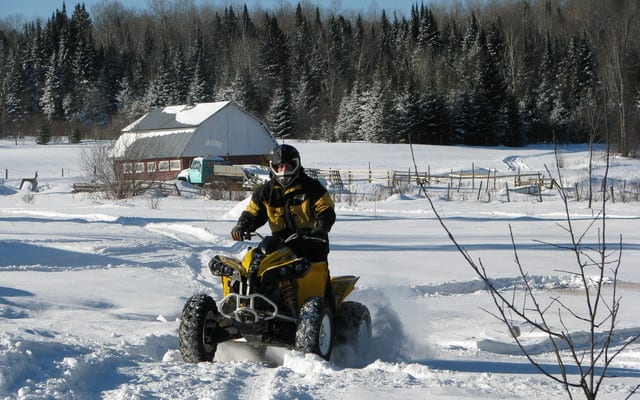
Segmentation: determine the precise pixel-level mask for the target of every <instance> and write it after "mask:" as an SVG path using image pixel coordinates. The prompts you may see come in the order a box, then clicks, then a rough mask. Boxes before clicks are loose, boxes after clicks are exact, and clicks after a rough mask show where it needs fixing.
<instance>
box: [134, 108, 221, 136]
mask: <svg viewBox="0 0 640 400" xmlns="http://www.w3.org/2000/svg"><path fill="white" fill-rule="evenodd" d="M228 104H229V101H218V102H214V103H197V104H194V105H188V104H187V105H185V104H183V105H176V106H168V107H163V108H156V109H154V110H151V111H150V112H149V113H147V114H145V115H144V116H143V117H142V118H140V119H138V120H137V121H135V122H133V123H132V124H131V125H129V126H127V127H126V128H124V129H123V130H122V131H123V132H148V131H158V130H165V129H172V130H176V129H184V128H190V127H196V126H198V125H200V124H202V123H203V122H204V121H206V120H207V119H208V118H209V117H211V116H212V115H214V114H215V113H217V112H218V111H220V110H221V109H223V108H224V107H225V106H227V105H228Z"/></svg>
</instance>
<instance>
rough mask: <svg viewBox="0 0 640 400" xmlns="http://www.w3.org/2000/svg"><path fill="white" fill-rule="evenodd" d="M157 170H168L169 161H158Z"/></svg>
mask: <svg viewBox="0 0 640 400" xmlns="http://www.w3.org/2000/svg"><path fill="white" fill-rule="evenodd" d="M158 171H160V172H162V171H169V161H158Z"/></svg>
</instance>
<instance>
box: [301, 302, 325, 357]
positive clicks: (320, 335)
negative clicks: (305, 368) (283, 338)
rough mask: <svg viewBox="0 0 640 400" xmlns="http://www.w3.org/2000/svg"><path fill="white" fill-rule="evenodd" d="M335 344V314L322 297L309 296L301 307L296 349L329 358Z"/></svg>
mask: <svg viewBox="0 0 640 400" xmlns="http://www.w3.org/2000/svg"><path fill="white" fill-rule="evenodd" d="M332 346H333V316H332V315H331V308H330V307H329V303H327V301H326V300H325V299H324V298H322V297H310V298H308V299H307V300H306V301H305V302H304V304H303V305H302V307H301V308H300V315H299V317H298V328H297V330H296V342H295V349H296V350H298V351H302V352H303V353H315V354H317V355H319V356H320V357H322V358H324V359H325V360H328V359H329V357H330V356H331V348H332Z"/></svg>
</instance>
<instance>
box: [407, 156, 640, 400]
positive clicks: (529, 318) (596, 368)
mask: <svg viewBox="0 0 640 400" xmlns="http://www.w3.org/2000/svg"><path fill="white" fill-rule="evenodd" d="M411 150H412V154H413V148H412V149H411ZM608 156H609V152H607V163H606V172H605V174H604V182H605V185H604V187H605V188H606V180H607V176H608V169H609V159H608ZM555 159H556V171H557V175H558V176H557V180H556V182H557V185H556V187H557V189H558V192H559V195H560V197H561V199H562V204H563V206H564V215H565V219H564V223H563V224H559V226H560V227H561V228H562V229H563V230H565V231H566V233H567V235H568V236H569V238H570V244H569V245H567V246H561V245H556V244H552V243H545V242H541V243H545V244H547V245H549V246H552V247H554V248H557V249H561V250H566V251H569V252H571V253H572V255H573V257H574V258H575V269H574V270H571V271H563V272H565V273H569V274H571V275H574V276H575V277H576V278H577V279H578V280H579V281H580V282H581V286H582V293H583V299H584V307H571V306H570V305H569V304H567V303H566V302H565V301H564V300H563V299H562V298H561V297H560V296H557V297H550V298H548V299H543V298H542V297H543V295H542V294H540V293H538V292H536V290H535V287H534V286H533V284H532V283H531V279H530V277H529V274H528V273H527V271H525V269H524V268H523V266H522V263H521V261H520V258H519V255H518V248H517V245H516V243H515V240H514V237H513V232H512V230H511V226H509V233H510V238H511V243H512V247H513V253H514V256H515V267H516V269H517V270H518V274H519V278H520V279H521V287H522V288H524V289H522V292H521V293H517V289H514V291H513V292H512V293H508V292H505V291H503V290H501V289H500V288H498V287H497V286H496V285H495V284H494V280H492V279H491V277H490V276H489V273H488V272H487V269H486V268H485V266H484V264H483V263H482V261H481V260H480V259H479V260H478V261H475V260H474V259H473V258H472V257H471V255H470V254H469V253H468V252H467V251H466V249H465V248H464V246H463V245H461V244H460V243H458V241H457V240H456V238H455V236H454V235H453V233H452V232H451V231H450V230H449V228H448V227H447V226H446V224H445V223H444V221H443V219H442V218H441V217H440V215H439V213H438V212H437V210H436V207H435V206H434V204H433V202H432V200H431V197H430V196H429V195H428V193H427V191H426V189H425V187H424V186H423V185H421V189H422V191H423V192H424V194H425V196H426V198H427V199H428V201H429V204H430V206H431V209H432V211H433V212H434V214H435V216H436V218H437V219H438V221H439V223H440V225H441V226H442V227H443V228H444V230H445V232H446V233H447V235H448V236H449V239H450V240H451V242H452V243H453V244H454V245H455V246H456V248H457V249H458V251H459V252H460V254H462V256H463V257H464V259H465V260H466V262H467V264H468V265H469V266H470V267H471V268H472V269H473V271H474V272H475V273H476V275H477V276H478V277H479V278H480V279H481V280H482V281H483V282H484V283H485V285H486V288H487V291H488V292H489V294H490V295H491V297H492V299H493V303H494V305H495V310H496V311H495V312H490V311H489V312H490V314H491V315H493V316H495V317H496V318H498V319H499V320H500V321H502V322H503V323H504V324H505V326H506V327H507V328H508V332H509V333H510V335H511V337H512V338H513V339H514V340H515V342H516V343H517V345H518V347H519V348H520V350H521V351H522V353H523V354H524V355H525V357H526V358H527V360H528V361H529V362H530V363H531V364H532V365H533V366H534V367H536V368H537V369H538V370H539V371H540V372H541V373H542V374H544V375H545V376H547V377H549V378H550V379H552V380H553V381H555V382H558V383H560V384H561V385H563V387H564V388H565V390H566V393H567V396H568V398H570V399H573V397H574V393H573V391H572V389H578V390H581V391H582V393H583V394H584V396H585V398H586V399H590V400H593V399H596V397H597V395H598V392H599V390H600V387H601V385H602V383H603V381H604V379H605V378H606V377H607V372H608V370H609V369H610V367H611V366H612V362H613V360H614V359H615V358H616V357H617V356H618V355H619V354H620V353H621V352H622V351H624V350H625V349H626V348H627V347H628V346H629V345H631V344H632V343H634V342H636V341H638V339H640V335H638V334H635V335H632V336H631V337H627V336H624V337H622V336H620V335H618V336H617V335H616V334H617V333H618V330H617V327H618V323H619V318H618V316H619V311H620V306H621V296H620V295H619V294H618V272H619V270H620V266H621V255H622V250H623V245H622V237H620V238H619V240H618V242H617V244H616V245H615V250H614V251H611V250H609V249H608V243H607V230H606V229H607V224H606V221H607V218H606V216H607V214H606V205H607V199H606V196H603V198H602V203H601V207H600V210H599V213H598V214H597V215H596V216H595V217H594V218H593V219H592V220H591V221H590V223H589V224H588V226H587V227H586V228H585V229H584V231H582V232H578V231H577V230H576V227H575V224H574V220H573V218H572V215H571V211H570V209H569V200H568V196H567V193H566V192H565V190H564V185H563V183H562V176H561V174H560V162H559V156H558V154H557V152H556V157H555ZM414 164H415V160H414ZM416 169H417V168H416ZM594 230H597V232H596V237H597V243H598V245H597V247H596V248H590V247H589V245H588V244H587V243H586V241H585V238H586V237H587V235H588V234H592V233H593V232H592V231H594ZM609 274H610V275H611V276H609ZM607 286H608V287H607ZM607 292H610V294H607ZM514 321H516V322H518V323H520V324H523V325H528V326H530V327H532V329H533V330H534V331H537V332H539V333H543V334H544V335H546V337H547V338H548V341H549V343H550V345H551V346H552V348H553V354H554V356H555V359H556V363H557V366H558V367H559V371H560V372H559V373H554V372H551V371H550V370H549V369H548V368H545V366H543V365H541V364H540V363H539V362H538V361H536V360H535V358H534V357H533V354H532V353H531V352H530V350H529V349H528V348H527V347H526V346H525V345H524V344H523V343H522V341H521V338H520V337H519V330H516V329H513V326H514ZM575 324H577V325H579V326H580V325H581V326H584V330H583V331H573V332H572V331H571V330H570V328H569V326H570V325H571V326H573V325H575ZM582 332H587V336H588V340H587V341H586V342H587V344H586V345H584V340H583V337H584V335H583V334H582ZM570 366H574V367H577V368H576V371H577V375H570V374H569V372H568V371H569V367H570ZM639 389H640V385H638V386H636V387H635V388H633V389H632V390H631V393H630V394H629V397H631V396H632V395H633V394H635V393H636V392H637V391H638V390H639Z"/></svg>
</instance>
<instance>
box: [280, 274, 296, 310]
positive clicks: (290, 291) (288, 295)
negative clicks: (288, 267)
mask: <svg viewBox="0 0 640 400" xmlns="http://www.w3.org/2000/svg"><path fill="white" fill-rule="evenodd" d="M296 283H297V282H296V281H284V282H282V283H281V287H280V296H282V300H283V301H284V304H285V305H286V306H287V307H289V310H290V311H291V315H293V316H296V315H297V309H298V305H297V301H296V297H297V294H296V292H297V288H296V286H297V285H296Z"/></svg>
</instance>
